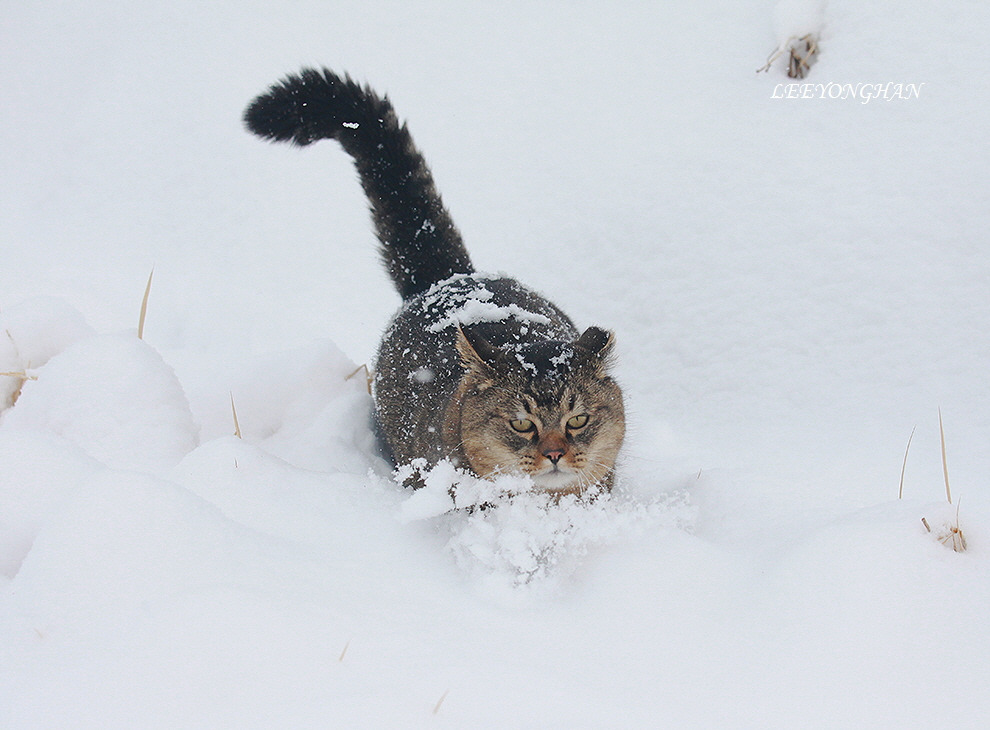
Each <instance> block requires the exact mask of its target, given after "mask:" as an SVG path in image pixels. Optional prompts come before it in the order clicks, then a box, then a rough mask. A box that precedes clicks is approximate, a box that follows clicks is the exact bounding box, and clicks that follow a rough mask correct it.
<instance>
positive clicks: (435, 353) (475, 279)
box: [244, 69, 625, 494]
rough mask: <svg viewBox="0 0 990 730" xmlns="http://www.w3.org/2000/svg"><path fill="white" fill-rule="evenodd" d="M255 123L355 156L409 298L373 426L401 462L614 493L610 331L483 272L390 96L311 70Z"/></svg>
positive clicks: (621, 419)
mask: <svg viewBox="0 0 990 730" xmlns="http://www.w3.org/2000/svg"><path fill="white" fill-rule="evenodd" d="M244 120H245V123H246V125H247V127H248V129H249V130H250V131H251V132H253V133H255V134H257V135H259V136H261V137H266V138H269V139H272V140H277V141H288V142H292V143H294V144H297V145H308V144H310V143H312V142H315V141H317V140H320V139H335V140H337V141H338V142H339V143H340V144H341V145H342V146H343V148H344V150H345V151H346V152H347V153H348V154H349V155H350V156H351V157H353V158H354V162H355V164H356V166H357V170H358V174H359V177H360V180H361V185H362V187H363V188H364V192H365V194H366V195H367V197H368V200H369V202H370V205H371V211H372V217H373V219H374V224H375V228H376V232H377V235H378V240H379V241H380V250H381V256H382V258H383V260H384V263H385V266H386V268H387V269H388V272H389V274H390V276H391V278H392V281H393V282H394V283H395V286H396V288H397V289H398V290H399V294H401V296H402V299H403V304H402V307H401V309H399V311H398V313H397V314H396V315H395V317H394V318H393V320H392V322H391V324H390V325H389V327H388V329H387V331H386V332H385V335H384V337H383V339H382V342H381V345H380V347H379V350H378V357H377V363H376V368H375V376H374V396H375V411H376V413H375V418H376V425H377V428H378V431H379V435H380V440H381V441H382V448H383V450H384V451H385V452H386V454H387V455H388V456H390V457H391V459H392V460H393V463H395V464H396V465H405V464H409V463H410V462H413V461H414V460H417V459H425V463H427V464H428V465H433V464H436V463H437V462H439V461H440V460H442V459H449V460H450V461H451V462H453V463H454V464H456V465H458V466H460V467H462V468H467V469H469V470H470V471H471V472H473V473H474V474H476V475H478V476H481V477H492V476H495V475H498V474H503V473H523V474H528V475H529V476H530V477H532V479H533V482H534V484H535V485H536V487H537V488H538V489H542V490H546V491H548V492H553V493H576V494H580V493H583V492H585V491H587V490H589V489H590V488H591V487H592V486H594V485H600V486H601V487H603V488H605V489H610V488H611V486H612V482H613V471H614V468H615V459H616V455H617V453H618V451H619V447H620V446H621V444H622V439H623V435H624V433H625V416H624V410H623V404H622V393H621V391H620V390H619V386H618V385H617V384H616V383H615V381H614V380H613V379H612V378H611V377H610V375H609V365H610V356H611V354H612V350H613V341H614V337H613V335H612V334H611V333H610V332H607V331H606V330H603V329H599V328H598V327H589V328H588V329H586V330H585V331H584V332H583V333H580V332H578V330H577V329H575V327H574V324H573V323H572V322H571V320H570V318H569V317H568V316H567V315H566V314H564V313H563V312H562V311H561V310H560V309H558V308H557V307H556V306H555V305H554V304H553V303H551V302H549V301H547V300H546V299H544V298H543V297H541V296H540V295H539V294H536V293H534V292H532V291H530V290H529V289H527V288H526V287H524V286H522V285H521V284H519V283H518V282H517V281H515V280H513V279H509V278H505V277H498V276H488V275H485V274H481V273H477V272H476V271H475V270H474V267H473V266H472V265H471V259H470V258H469V256H468V253H467V250H466V249H465V248H464V244H463V242H462V241H461V236H460V233H458V231H457V229H456V228H455V226H454V223H453V221H452V220H451V218H450V214H449V213H448V212H447V209H446V208H445V207H444V205H443V201H442V200H441V198H440V194H439V193H438V192H437V190H436V187H435V186H434V183H433V176H432V174H431V173H430V170H429V168H428V167H427V165H426V161H425V160H424V159H423V156H422V155H421V154H420V152H419V150H418V149H417V148H416V146H415V145H414V144H413V140H412V137H411V136H410V134H409V131H408V130H407V129H406V126H405V124H401V123H400V122H399V120H398V118H397V117H396V114H395V111H394V109H393V108H392V105H391V103H390V102H389V101H388V99H387V98H386V97H382V96H378V95H377V94H376V93H375V92H374V91H372V90H371V89H370V88H368V87H362V86H360V85H359V84H357V83H355V82H354V81H352V80H351V79H350V78H349V77H347V76H344V77H341V76H338V75H336V74H334V73H333V72H331V71H328V70H325V69H324V70H322V71H318V70H312V69H307V70H303V71H302V72H301V73H299V74H298V75H292V76H289V77H287V78H286V79H284V80H283V81H281V82H279V83H277V84H275V85H274V86H272V87H271V88H270V89H269V90H268V91H267V92H266V93H265V94H262V95H261V96H259V97H258V98H257V99H255V100H254V101H253V102H252V103H251V104H250V105H249V106H248V108H247V110H246V112H245V114H244ZM419 463H422V462H419ZM413 486H416V484H413Z"/></svg>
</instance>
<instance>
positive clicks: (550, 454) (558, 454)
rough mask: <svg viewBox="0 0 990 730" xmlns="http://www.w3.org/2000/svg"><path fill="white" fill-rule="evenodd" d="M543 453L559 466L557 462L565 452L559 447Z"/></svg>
mask: <svg viewBox="0 0 990 730" xmlns="http://www.w3.org/2000/svg"><path fill="white" fill-rule="evenodd" d="M543 455H544V456H545V457H547V458H548V459H550V461H551V462H552V463H553V465H554V466H557V462H558V461H560V459H561V457H563V455H564V452H563V451H561V450H559V449H554V450H552V451H544V452H543Z"/></svg>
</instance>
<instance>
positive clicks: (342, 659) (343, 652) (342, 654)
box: [337, 639, 351, 662]
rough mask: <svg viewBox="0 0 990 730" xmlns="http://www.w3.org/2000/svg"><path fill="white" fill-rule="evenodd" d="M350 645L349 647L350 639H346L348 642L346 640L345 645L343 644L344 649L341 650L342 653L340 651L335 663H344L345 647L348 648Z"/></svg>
mask: <svg viewBox="0 0 990 730" xmlns="http://www.w3.org/2000/svg"><path fill="white" fill-rule="evenodd" d="M350 645H351V641H350V639H348V640H347V643H346V644H344V649H343V651H341V652H340V656H339V657H337V661H338V662H342V661H344V657H345V656H346V655H347V647H349V646H350Z"/></svg>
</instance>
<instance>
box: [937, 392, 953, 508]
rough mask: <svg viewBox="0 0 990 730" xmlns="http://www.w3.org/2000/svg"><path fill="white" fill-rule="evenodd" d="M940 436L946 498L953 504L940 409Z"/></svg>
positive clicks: (939, 410) (940, 410)
mask: <svg viewBox="0 0 990 730" xmlns="http://www.w3.org/2000/svg"><path fill="white" fill-rule="evenodd" d="M938 435H939V439H941V441H942V475H943V476H944V477H945V498H946V499H947V500H949V504H952V492H950V491H949V464H948V462H947V461H946V459H945V430H944V429H943V428H942V409H941V408H939V409H938Z"/></svg>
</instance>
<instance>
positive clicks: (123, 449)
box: [3, 335, 198, 472]
mask: <svg viewBox="0 0 990 730" xmlns="http://www.w3.org/2000/svg"><path fill="white" fill-rule="evenodd" d="M36 374H37V380H34V381H27V382H25V383H24V385H23V388H22V392H21V395H20V398H19V399H18V401H17V405H16V406H15V407H14V408H11V409H9V410H7V411H6V412H4V415H3V425H4V427H5V428H8V429H12V430H17V431H24V430H35V431H42V432H47V433H51V434H55V435H58V436H61V437H63V438H65V439H66V440H68V441H70V442H72V443H73V444H75V445H77V446H78V447H79V448H81V449H82V450H83V451H85V452H86V453H88V454H89V455H90V456H92V457H93V458H95V459H96V460H98V461H100V462H102V463H103V464H105V465H107V466H108V467H111V468H115V469H134V470H138V471H149V472H154V471H158V470H161V469H167V468H169V467H171V466H174V465H175V464H177V463H178V462H179V460H180V459H181V458H182V457H183V456H184V455H185V454H186V453H188V452H189V451H191V450H192V449H193V448H195V446H196V443H197V438H198V436H197V433H198V429H197V427H196V425H195V423H194V422H193V418H192V413H191V412H190V409H189V403H188V401H187V400H186V396H185V393H184V392H183V390H182V387H181V386H180V385H179V381H178V380H177V379H176V377H175V374H174V372H173V371H172V369H171V368H170V367H169V366H168V365H167V364H166V363H165V361H164V360H163V359H162V358H161V356H160V355H159V354H158V353H157V352H156V351H155V350H154V349H152V348H151V347H150V346H149V345H148V344H147V343H145V342H143V341H141V340H139V339H138V338H137V337H135V336H134V335H98V336H93V337H88V338H83V339H80V340H79V341H78V342H76V343H75V344H73V345H71V346H69V347H68V348H67V349H65V350H64V351H62V352H60V353H58V354H57V355H55V356H54V357H52V358H51V359H50V360H49V361H48V362H47V363H46V364H45V365H44V367H42V368H39V369H38V370H37V371H36Z"/></svg>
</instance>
